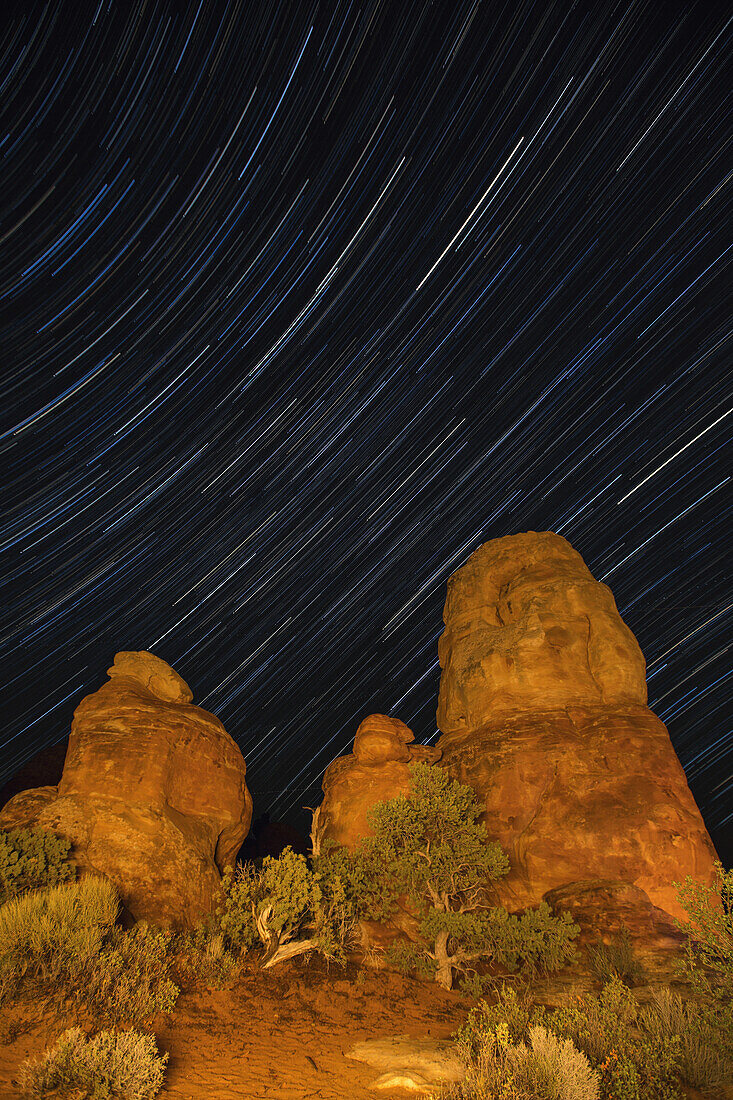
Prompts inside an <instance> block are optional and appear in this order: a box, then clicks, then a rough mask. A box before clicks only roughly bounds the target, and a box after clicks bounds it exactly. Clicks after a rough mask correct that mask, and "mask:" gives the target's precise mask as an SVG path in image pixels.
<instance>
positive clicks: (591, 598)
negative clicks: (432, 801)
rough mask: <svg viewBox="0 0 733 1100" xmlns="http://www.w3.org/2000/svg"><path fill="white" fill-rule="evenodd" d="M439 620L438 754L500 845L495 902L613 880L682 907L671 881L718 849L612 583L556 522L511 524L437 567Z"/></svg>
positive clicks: (695, 869) (708, 867)
mask: <svg viewBox="0 0 733 1100" xmlns="http://www.w3.org/2000/svg"><path fill="white" fill-rule="evenodd" d="M444 620H445V632H444V634H443V635H442V637H441V639H440V649H439V652H440V661H441V667H442V669H443V673H442V677H441V684H440V698H439V706H438V715H437V717H438V725H439V727H440V729H441V730H443V731H444V732H443V736H442V737H441V738H440V740H439V741H438V748H439V749H440V750H441V753H442V757H441V766H444V767H446V768H447V769H448V770H449V771H450V772H451V774H453V775H455V776H456V778H458V779H460V780H461V782H463V783H468V784H470V785H471V786H472V787H473V788H474V789H475V790H476V792H477V794H478V797H479V801H480V802H481V803H482V804H483V805H484V806H485V816H484V820H485V822H486V826H487V830H488V833H489V835H490V836H491V837H492V838H494V839H496V840H499V841H500V842H501V844H502V846H503V847H504V849H505V850H506V851H507V853H508V854H509V858H510V862H511V871H510V873H509V875H508V876H507V877H506V878H505V879H503V880H502V881H501V883H500V884H499V895H500V901H501V902H502V904H504V905H506V906H507V908H509V909H519V908H523V907H525V906H528V905H536V904H538V903H539V901H541V900H542V898H543V896H544V895H545V894H546V893H547V892H548V891H551V890H556V889H557V888H559V887H563V888H566V894H567V893H568V889H567V888H568V887H569V884H572V883H581V882H585V883H587V880H591V879H593V880H596V879H597V880H614V881H622V882H627V883H631V884H633V885H634V886H635V887H637V888H638V889H639V890H641V891H643V892H644V893H645V894H646V895H647V896H648V899H649V900H650V901H651V903H652V905H653V907H656V908H658V909H661V910H664V911H665V912H667V913H671V914H673V915H676V916H682V915H683V914H682V911H681V909H680V908H679V905H678V903H677V900H676V892H675V890H674V888H673V886H672V882H673V881H679V880H680V879H682V878H684V877H685V875H688V874H689V875H692V876H694V877H695V878H697V879H701V880H703V881H710V879H711V877H712V873H713V867H712V865H713V860H714V858H715V851H714V849H713V846H712V843H711V841H710V838H709V836H708V834H707V831H706V829H705V826H704V824H703V821H702V818H701V816H700V813H699V810H698V808H697V806H696V804H695V801H694V799H693V797H692V794H691V792H690V789H689V787H688V785H687V780H686V778H685V773H684V771H683V769H682V767H681V765H680V763H679V760H678V759H677V756H676V755H675V752H674V749H673V747H672V744H671V741H670V739H669V734H668V733H667V730H666V727H665V726H664V725H663V724H662V722H660V721H659V719H658V718H656V717H655V715H654V714H652V712H651V711H650V710H649V709H648V708H647V707H646V705H645V704H646V698H647V696H646V682H645V665H644V658H643V656H642V653H641V650H640V649H639V646H638V644H637V642H636V639H635V638H634V636H633V634H632V633H631V631H630V630H629V629H628V627H626V626H625V624H624V623H623V622H622V620H621V617H620V616H619V614H618V611H617V609H616V605H615V603H614V600H613V596H612V595H611V592H610V590H609V589H608V588H607V587H606V586H605V585H603V584H600V583H599V582H597V581H596V580H594V578H593V577H592V575H591V573H590V572H589V570H588V569H587V567H586V565H585V563H584V562H583V560H582V558H581V557H580V555H579V554H578V553H577V552H576V551H575V550H573V548H572V547H571V546H570V544H569V543H568V542H566V540H565V539H563V538H561V537H560V536H559V535H555V534H552V533H550V532H543V533H539V534H535V533H529V534H524V535H513V536H509V537H508V538H503V539H496V540H494V541H492V542H488V543H486V544H485V545H484V546H481V547H480V548H479V549H478V550H477V551H476V552H475V553H474V554H473V555H472V556H471V558H470V559H469V561H468V562H467V563H466V564H465V565H464V566H463V567H462V568H461V569H459V570H458V572H457V573H455V574H454V575H453V576H452V577H451V578H450V580H449V582H448V598H447V600H446V604H445V611H444ZM584 889H587V887H584Z"/></svg>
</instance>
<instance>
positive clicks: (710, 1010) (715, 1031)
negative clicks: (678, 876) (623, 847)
mask: <svg viewBox="0 0 733 1100" xmlns="http://www.w3.org/2000/svg"><path fill="white" fill-rule="evenodd" d="M674 885H675V886H676V887H677V897H678V899H679V901H680V904H681V905H682V906H683V908H684V909H685V911H686V913H687V920H686V921H675V923H676V925H677V927H678V928H679V929H680V930H681V931H682V932H684V933H685V934H686V936H687V939H686V943H685V955H684V958H683V959H682V960H681V961H680V963H679V976H680V977H681V978H683V979H684V980H685V981H686V982H687V983H688V984H689V985H690V987H691V989H692V991H693V993H694V994H695V996H696V997H697V998H698V999H699V1015H700V1021H701V1026H704V1029H705V1032H706V1035H707V1036H708V1041H709V1042H710V1043H711V1044H712V1045H713V1047H714V1048H715V1051H716V1053H717V1055H718V1056H719V1057H720V1058H722V1059H723V1061H724V1062H725V1063H726V1064H733V870H730V871H726V870H724V868H723V865H722V863H720V862H719V861H717V860H716V862H715V877H714V879H713V882H712V883H710V884H709V885H705V884H703V883H699V882H695V881H694V880H693V879H692V878H690V877H689V876H688V877H687V878H686V879H685V881H684V882H682V883H679V882H676V883H675V884H674Z"/></svg>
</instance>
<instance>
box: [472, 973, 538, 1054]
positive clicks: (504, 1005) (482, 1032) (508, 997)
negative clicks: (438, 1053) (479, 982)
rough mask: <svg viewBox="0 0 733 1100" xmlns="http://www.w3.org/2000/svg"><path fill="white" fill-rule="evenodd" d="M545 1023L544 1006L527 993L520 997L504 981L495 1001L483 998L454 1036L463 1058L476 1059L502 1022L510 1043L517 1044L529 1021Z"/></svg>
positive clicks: (525, 1031)
mask: <svg viewBox="0 0 733 1100" xmlns="http://www.w3.org/2000/svg"><path fill="white" fill-rule="evenodd" d="M543 1023H544V1009H543V1008H541V1007H539V1006H537V1005H533V1004H532V1002H531V1001H530V1000H529V998H528V997H527V996H526V995H522V996H520V995H519V994H518V993H517V991H516V989H514V988H513V987H512V986H510V985H506V984H504V985H502V986H500V987H499V989H498V990H497V995H496V1003H495V1004H489V1003H488V1001H480V1002H479V1004H477V1005H476V1007H475V1008H472V1009H471V1011H470V1012H469V1014H468V1019H467V1020H466V1022H465V1024H464V1025H463V1026H462V1027H460V1028H459V1029H458V1031H457V1032H456V1036H455V1037H456V1041H457V1043H458V1047H459V1050H460V1051H461V1054H462V1055H463V1057H464V1059H465V1060H466V1061H467V1062H473V1061H475V1060H476V1059H477V1058H478V1055H479V1052H480V1051H481V1049H482V1047H483V1045H484V1042H485V1040H486V1036H487V1035H491V1034H493V1033H494V1032H496V1029H497V1027H499V1025H501V1027H502V1029H504V1028H505V1029H506V1033H507V1036H508V1038H509V1042H510V1043H518V1042H519V1041H520V1039H523V1038H524V1036H525V1034H526V1033H527V1031H528V1029H529V1026H530V1024H543Z"/></svg>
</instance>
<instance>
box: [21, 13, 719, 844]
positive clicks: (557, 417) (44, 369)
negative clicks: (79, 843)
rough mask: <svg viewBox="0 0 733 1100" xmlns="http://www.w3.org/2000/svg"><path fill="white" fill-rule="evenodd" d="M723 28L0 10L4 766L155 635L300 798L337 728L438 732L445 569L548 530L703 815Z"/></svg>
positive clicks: (340, 746) (714, 792)
mask: <svg viewBox="0 0 733 1100" xmlns="http://www.w3.org/2000/svg"><path fill="white" fill-rule="evenodd" d="M732 33H733V19H731V18H730V15H729V12H728V11H726V10H724V6H721V7H719V8H718V7H716V6H715V5H714V4H710V3H701V4H694V3H691V4H687V5H674V4H661V5H660V4H658V3H651V2H646V0H643V2H642V0H634V2H631V3H627V2H620V3H613V2H611V3H609V4H598V3H591V2H587V3H585V2H579V3H574V4H571V3H566V2H558V3H548V2H542V3H532V2H523V0H511V2H506V3H502V2H492V0H471V2H468V3H466V2H464V0H452V2H450V3H437V4H436V3H428V2H426V0H422V2H420V3H412V2H409V0H405V2H393V0H348V2H341V0H329V2H327V3H326V2H320V3H302V4H301V3H296V4H286V3H277V2H266V3H249V2H244V0H230V2H225V0H222V2H221V3H209V2H206V0H200V2H198V3H196V2H193V3H190V4H187V3H179V4H173V3H167V2H162V0H161V2H156V0H134V2H132V0H131V2H130V3H125V4H121V3H119V2H115V0H100V2H98V3H95V4H91V5H88V6H87V5H85V4H84V3H77V2H71V0H68V2H66V3H63V2H58V3H47V4H40V5H33V4H31V3H29V4H26V5H20V6H19V9H18V10H17V11H16V14H15V15H14V16H12V17H9V16H6V17H5V21H4V26H3V29H2V36H1V39H0V164H1V165H2V175H1V178H2V188H1V192H0V214H1V218H0V248H1V250H2V262H1V263H0V308H1V309H2V332H3V340H2V348H3V401H2V430H1V431H0V436H1V438H0V446H1V447H2V454H3V458H2V462H3V469H4V478H3V493H4V502H5V506H4V509H3V516H4V518H3V530H2V547H3V550H2V552H3V557H4V566H3V577H4V582H3V583H4V591H5V594H4V598H3V611H2V623H1V628H2V641H3V651H4V658H3V672H2V685H3V701H4V707H3V710H4V714H3V734H2V753H1V754H0V763H1V765H2V767H1V768H0V781H2V780H4V779H6V778H8V777H9V776H10V775H12V774H13V773H14V772H15V771H17V769H18V768H19V767H20V766H21V765H22V764H23V763H24V762H25V761H27V760H28V759H30V758H31V757H32V756H33V755H34V754H35V753H37V752H38V751H39V750H40V749H42V748H44V747H45V746H50V745H52V744H54V743H57V742H59V741H61V740H62V739H63V738H64V737H65V736H66V735H67V734H68V730H69V726H70V722H71V716H72V712H73V710H74V707H75V706H76V704H77V703H78V702H79V700H80V699H81V698H82V696H83V695H85V694H87V693H88V692H90V691H93V690H95V689H96V688H97V687H98V686H99V685H100V684H101V682H102V681H103V679H104V673H105V670H106V668H107V667H108V666H109V665H110V664H111V662H112V657H113V655H114V653H115V652H116V651H118V650H121V649H149V650H152V651H153V652H154V653H156V654H157V655H159V656H161V657H163V658H164V659H165V660H167V661H168V662H170V663H171V664H172V665H173V667H174V668H175V669H176V670H177V671H179V672H180V673H181V675H182V676H183V677H184V678H185V679H186V680H187V681H188V682H189V684H190V685H191V687H192V689H193V691H194V699H195V702H197V703H198V704H200V705H201V706H204V707H206V708H208V709H209V710H212V711H213V712H214V713H216V714H217V715H218V716H219V717H220V718H221V719H222V721H223V722H224V725H225V726H226V728H227V730H228V731H229V732H230V733H231V734H232V736H233V737H234V738H235V740H236V741H237V742H238V743H239V744H240V746H241V748H242V751H243V753H244V755H245V758H246V761H247V772H248V776H247V778H248V783H249V785H250V788H251V790H252V792H253V796H254V799H255V815H257V814H258V813H262V812H263V811H265V810H268V811H269V812H270V813H271V814H272V815H273V816H275V817H285V816H288V815H291V817H292V815H297V813H299V812H300V809H301V807H302V806H304V805H310V806H312V805H314V804H315V803H316V802H317V801H318V798H319V795H318V791H319V787H320V780H321V776H322V773H323V771H324V769H325V767H326V766H327V765H328V763H329V762H330V761H331V760H332V759H333V758H334V757H335V756H337V755H339V754H341V753H343V752H345V751H348V750H349V748H350V745H351V741H352V738H353V735H354V732H355V729H356V726H357V725H358V723H359V722H360V721H361V719H362V718H363V717H365V716H366V715H367V714H369V713H372V712H374V711H379V712H384V713H389V714H393V715H395V717H399V718H401V719H402V720H403V721H405V722H406V723H407V724H408V725H410V726H411V727H412V728H413V729H414V730H415V733H416V736H417V739H418V740H420V741H430V740H433V739H434V738H435V737H436V726H435V708H436V703H437V685H438V677H439V668H438V659H437V638H438V635H439V634H440V632H441V629H442V621H441V612H442V605H443V601H444V597H445V586H446V580H447V578H448V576H449V575H450V573H451V572H453V571H454V570H455V569H457V568H458V567H459V566H460V565H461V564H462V563H463V562H464V561H465V560H466V558H467V557H468V556H469V554H470V553H471V552H472V551H473V550H474V549H475V548H476V547H477V546H478V545H479V544H480V543H481V542H484V541H486V540H487V539H490V538H495V537H499V536H502V535H506V534H512V533H515V532H519V531H527V530H537V531H542V530H553V531H558V532H560V533H561V534H563V535H564V536H565V537H566V538H568V539H569V540H570V542H571V543H572V544H573V545H574V546H575V547H576V548H577V549H578V550H579V551H580V552H581V553H582V554H583V556H584V558H585V560H586V562H587V563H588V566H589V568H590V569H591V571H592V572H593V573H594V575H595V576H596V577H597V578H598V579H600V580H603V581H605V582H606V583H608V584H609V585H610V586H611V588H612V590H613V592H614V595H615V597H616V602H617V604H618V607H619V610H620V612H621V614H622V616H623V618H624V619H625V621H626V622H627V623H628V625H629V626H630V627H631V629H632V630H633V631H634V633H635V634H636V636H637V638H638V639H639V642H640V644H641V647H642V650H643V652H644V654H645V656H646V659H647V664H648V675H649V691H650V705H651V707H652V709H653V710H655V712H656V713H657V714H659V716H660V717H661V718H662V720H663V721H664V722H665V723H666V724H667V725H668V727H669V730H670V734H671V737H672V741H673V744H674V746H675V749H676V751H677V753H678V755H679V757H680V760H681V761H682V764H683V765H684V767H685V770H686V772H687V776H688V780H689V782H690V786H691V788H692V790H693V793H694V795H695V797H696V799H697V801H698V804H699V806H700V808H701V810H702V813H703V816H704V818H705V821H706V824H707V825H708V827H709V828H710V830H711V832H712V833H713V836H714V838H722V837H723V836H724V834H725V832H726V830H727V829H728V828H730V826H731V823H732V822H733V795H732V790H733V782H732V774H731V773H732V772H733V731H732V730H731V724H730V715H731V712H732V711H733V707H731V694H732V692H731V675H730V660H729V648H730V643H729V631H730V621H731V611H732V610H733V602H731V595H730V586H729V583H728V576H729V572H728V570H727V569H726V566H727V556H728V555H727V551H728V542H729V535H728V531H729V530H730V527H729V524H730V505H731V493H730V490H731V477H732V476H733V474H732V471H731V466H730V458H729V455H730V451H729V449H727V444H728V441H729V435H730V426H731V423H733V420H732V419H731V412H733V392H732V391H733V387H732V386H731V384H730V380H731V371H730V363H731V325H730V309H729V301H730V294H729V288H730V268H731V261H732V260H733V240H732V238H731V234H730V225H731V221H730V205H731V203H730V182H731V174H732V173H731V156H730V152H731V127H730V113H729V107H730V84H729V82H728V81H726V77H725V68H724V66H725V63H726V61H727V60H729V57H730V45H731V34H732ZM726 528H727V529H726ZM293 819H294V818H293Z"/></svg>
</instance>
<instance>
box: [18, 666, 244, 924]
mask: <svg viewBox="0 0 733 1100" xmlns="http://www.w3.org/2000/svg"><path fill="white" fill-rule="evenodd" d="M108 675H109V677H110V679H109V681H108V682H107V683H106V684H104V685H103V686H102V687H101V688H100V689H99V690H98V691H96V692H94V694H93V695H88V696H86V698H84V699H82V701H81V703H80V704H79V706H78V707H77V708H76V711H75V713H74V721H73V724H72V728H71V737H70V739H69V748H68V752H67V755H66V762H65V764H64V771H63V776H62V778H61V782H60V783H59V785H58V788H56V787H41V788H37V789H36V790H30V791H23V792H21V793H20V794H17V795H16V796H15V797H14V798H12V799H11V800H10V802H9V803H8V804H7V805H6V806H5V808H4V809H3V810H2V812H0V828H6V829H7V828H11V827H13V826H14V825H34V824H37V825H40V826H43V827H46V828H50V829H52V830H53V831H54V832H56V833H58V834H60V835H63V836H66V837H68V839H69V840H71V842H72V856H73V858H74V859H75V861H76V862H77V864H78V866H79V867H80V869H82V870H90V871H96V872H99V873H101V874H104V875H106V876H107V877H108V878H109V879H111V880H112V882H114V884H115V886H116V887H117V889H118V892H119V894H120V896H121V899H122V902H123V904H124V905H125V907H126V909H127V910H128V911H129V912H130V913H131V914H132V916H133V917H135V918H136V919H142V918H144V919H146V920H149V921H151V922H153V923H155V924H161V925H167V926H172V927H188V926H192V925H194V924H195V923H196V922H197V921H199V920H200V919H201V917H203V916H204V915H206V914H207V913H209V912H210V910H211V907H212V904H213V903H214V900H215V899H216V898H217V896H218V894H219V884H220V872H221V871H222V870H223V868H224V867H225V866H226V865H227V864H230V863H231V864H233V863H234V860H235V859H236V855H237V852H238V850H239V848H240V846H241V844H242V841H243V840H244V838H245V837H246V835H247V831H248V829H249V825H250V820H251V817H252V799H251V797H250V794H249V791H248V790H247V785H246V782H245V772H246V768H245V763H244V758H243V757H242V753H241V752H240V750H239V748H238V746H237V745H236V744H235V742H234V741H233V740H232V738H231V737H230V736H229V734H228V733H227V732H226V730H225V729H224V727H223V725H222V724H221V722H220V721H219V719H218V718H216V717H215V716H214V715H213V714H210V713H209V712H208V711H206V710H203V709H202V708H200V707H196V706H194V705H193V704H192V702H191V699H192V693H191V689H190V688H189V687H188V685H187V684H186V683H185V681H184V680H182V679H181V677H180V676H179V675H178V674H177V673H176V672H175V671H174V670H173V669H172V668H171V667H170V665H168V664H166V662H165V661H162V660H160V658H158V657H154V656H153V655H152V654H151V653H144V652H142V653H118V654H117V656H116V657H115V661H114V665H113V666H112V668H111V669H109V672H108Z"/></svg>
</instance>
